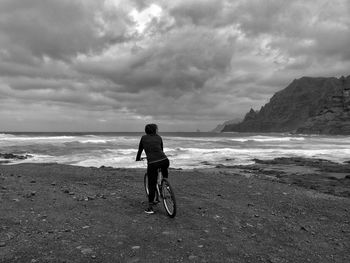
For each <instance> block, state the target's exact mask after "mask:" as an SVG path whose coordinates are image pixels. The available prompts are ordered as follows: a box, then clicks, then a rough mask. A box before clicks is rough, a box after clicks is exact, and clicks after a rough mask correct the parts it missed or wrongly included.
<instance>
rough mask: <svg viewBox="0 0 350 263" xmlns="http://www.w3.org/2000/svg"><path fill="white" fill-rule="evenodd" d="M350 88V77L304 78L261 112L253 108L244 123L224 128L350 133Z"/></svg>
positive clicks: (227, 129)
mask: <svg viewBox="0 0 350 263" xmlns="http://www.w3.org/2000/svg"><path fill="white" fill-rule="evenodd" d="M349 90H350V76H348V77H347V78H344V77H342V78H340V79H337V78H311V77H303V78H300V79H297V80H294V81H293V82H292V83H291V84H290V85H288V86H287V87H286V88H285V89H283V90H281V91H279V92H277V93H276V94H275V95H274V96H273V97H272V98H271V99H270V101H269V102H268V103H267V104H266V105H265V106H263V107H262V108H261V109H260V111H254V110H253V109H251V110H250V112H248V113H247V114H246V116H245V118H244V120H243V121H242V122H240V123H238V124H231V125H226V126H225V128H224V129H223V130H222V131H223V132H227V131H236V132H298V133H318V134H350V99H349V93H350V91H349Z"/></svg>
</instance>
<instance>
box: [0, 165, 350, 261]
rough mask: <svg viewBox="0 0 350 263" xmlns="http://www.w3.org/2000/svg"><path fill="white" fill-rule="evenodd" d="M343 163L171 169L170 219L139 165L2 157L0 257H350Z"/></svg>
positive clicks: (347, 174) (349, 202)
mask: <svg viewBox="0 0 350 263" xmlns="http://www.w3.org/2000/svg"><path fill="white" fill-rule="evenodd" d="M348 166H349V164H344V165H336V164H332V163H324V162H322V161H318V162H317V161H310V160H305V159H303V160H297V159H289V160H274V161H270V162H263V161H260V162H259V160H257V161H256V164H255V165H250V166H236V167H224V166H221V167H218V168H215V169H201V170H199V169H197V170H170V181H171V183H172V185H173V187H174V190H175V194H176V197H177V203H178V214H177V216H176V218H174V219H170V218H168V217H167V216H166V214H165V211H164V209H163V207H162V205H158V207H157V208H156V213H155V214H154V215H147V214H145V213H144V212H143V209H144V207H145V205H146V204H145V201H146V197H145V193H144V189H143V174H144V172H145V171H144V169H115V168H111V167H103V168H84V167H78V166H69V165H60V164H54V163H53V164H17V165H0V173H1V175H0V204H1V215H0V262H33V263H34V262H62V263H63V262H67V263H68V262H273V263H277V262H350V253H349V252H350V198H349V197H350V170H347V169H348V168H349V167H348ZM330 167H331V168H330ZM336 167H338V168H336ZM329 169H331V170H329ZM332 169H333V170H332Z"/></svg>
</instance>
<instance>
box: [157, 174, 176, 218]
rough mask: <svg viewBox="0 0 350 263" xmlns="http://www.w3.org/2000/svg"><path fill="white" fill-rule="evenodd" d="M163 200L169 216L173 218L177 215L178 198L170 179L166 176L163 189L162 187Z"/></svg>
mask: <svg viewBox="0 0 350 263" xmlns="http://www.w3.org/2000/svg"><path fill="white" fill-rule="evenodd" d="M161 195H162V197H163V198H162V199H163V200H162V201H163V205H164V208H165V211H166V212H167V214H168V216H169V217H171V218H173V217H175V215H176V200H175V194H174V191H173V189H172V187H171V185H170V183H169V181H168V180H167V179H165V178H163V180H162V189H161Z"/></svg>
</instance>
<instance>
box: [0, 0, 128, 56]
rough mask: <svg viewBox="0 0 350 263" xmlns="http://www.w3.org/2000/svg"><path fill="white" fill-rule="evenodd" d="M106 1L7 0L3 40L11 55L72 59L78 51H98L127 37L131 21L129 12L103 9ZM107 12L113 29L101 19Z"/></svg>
mask: <svg viewBox="0 0 350 263" xmlns="http://www.w3.org/2000/svg"><path fill="white" fill-rule="evenodd" d="M101 3H103V1H91V0H87V1H70V0H61V1H53V0H32V1H18V0H4V1H2V2H1V8H0V17H1V18H0V31H1V33H2V34H1V37H0V43H2V45H5V46H7V47H8V53H9V56H16V55H17V52H16V50H20V49H23V50H25V51H27V52H28V54H23V55H24V58H25V57H26V55H27V56H30V55H31V56H34V57H39V58H42V57H43V56H48V57H50V58H53V59H62V60H71V59H72V58H74V56H75V55H77V54H78V53H87V52H97V51H100V50H101V49H102V48H104V47H106V46H108V45H109V44H110V43H111V42H113V41H116V40H118V39H123V37H124V36H125V29H126V25H127V23H128V22H130V21H128V19H127V16H126V14H123V13H121V12H120V13H114V14H113V13H112V14H110V13H109V12H108V11H105V10H103V5H101ZM103 11H105V12H106V13H105V15H106V16H108V22H110V23H111V25H113V30H112V29H109V28H108V26H109V25H106V24H105V23H104V21H101V20H99V12H103Z"/></svg>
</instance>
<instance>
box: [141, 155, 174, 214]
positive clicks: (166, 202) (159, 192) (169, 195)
mask: <svg viewBox="0 0 350 263" xmlns="http://www.w3.org/2000/svg"><path fill="white" fill-rule="evenodd" d="M141 160H142V161H143V160H145V158H141ZM143 182H144V187H145V192H146V196H147V198H148V195H149V189H148V175H147V173H145V175H144V179H143ZM159 198H160V199H162V203H163V206H164V209H165V211H166V213H167V214H168V216H169V217H171V218H174V217H175V216H176V199H175V194H174V191H173V188H172V187H171V185H170V183H169V181H168V179H167V178H164V177H163V174H162V171H161V169H158V177H157V184H156V196H155V200H158V201H159Z"/></svg>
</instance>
